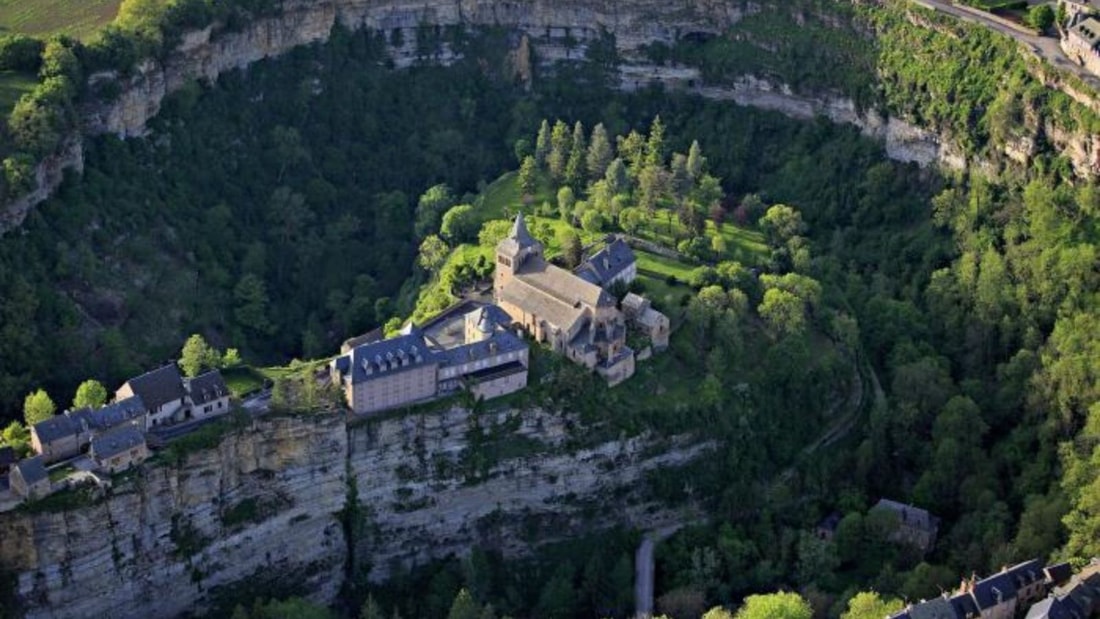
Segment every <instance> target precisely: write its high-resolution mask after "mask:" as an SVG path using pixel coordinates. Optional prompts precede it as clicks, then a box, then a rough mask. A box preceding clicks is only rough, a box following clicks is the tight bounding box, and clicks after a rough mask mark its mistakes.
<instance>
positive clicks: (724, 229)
mask: <svg viewBox="0 0 1100 619" xmlns="http://www.w3.org/2000/svg"><path fill="white" fill-rule="evenodd" d="M707 234H709V235H714V234H721V235H722V238H723V239H725V241H726V256H727V259H733V260H737V261H738V262H740V263H741V264H743V265H745V266H756V265H758V264H761V263H762V262H764V261H766V260H767V259H768V253H769V252H768V244H767V242H765V240H764V233H763V232H760V231H759V230H751V229H749V228H741V227H738V226H735V225H733V224H731V223H729V222H723V223H722V225H721V226H720V227H716V226H715V225H714V222H712V221H708V222H707Z"/></svg>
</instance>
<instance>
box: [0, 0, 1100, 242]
mask: <svg viewBox="0 0 1100 619" xmlns="http://www.w3.org/2000/svg"><path fill="white" fill-rule="evenodd" d="M759 10H763V9H762V7H761V6H760V5H757V4H753V3H748V4H744V5H738V4H736V3H729V2H723V1H722V0H664V1H662V0H631V1H630V2H614V1H612V0H518V1H514V2H501V1H500V0H287V1H286V2H284V3H283V5H282V12H281V13H280V14H279V15H278V16H277V17H269V18H264V19H257V20H256V21H254V22H252V23H249V24H247V25H246V26H244V27H243V28H242V29H241V30H240V31H225V30H224V29H222V28H221V27H220V26H218V25H215V26H211V27H208V28H206V29H203V30H200V31H196V32H191V33H189V34H187V35H185V36H184V38H183V41H182V42H181V44H180V46H179V48H178V49H177V50H176V52H175V53H173V54H171V55H169V57H168V58H167V59H166V60H164V61H163V62H162V61H158V60H147V61H145V62H144V63H142V64H141V65H140V66H139V67H137V69H136V71H134V73H133V75H131V76H129V77H126V78H120V77H119V76H117V75H115V74H110V73H105V74H98V75H94V76H92V77H91V80H92V81H93V82H94V81H99V80H120V84H119V88H118V90H119V93H120V94H119V95H118V96H117V97H116V98H115V99H113V100H112V101H110V102H107V103H99V104H91V105H88V106H86V107H85V109H84V110H83V111H82V119H83V122H82V126H83V129H82V130H83V131H84V132H85V133H87V134H91V135H94V134H98V133H113V134H116V135H118V136H120V137H131V136H138V135H143V134H144V133H145V131H146V125H147V123H148V121H149V120H150V119H151V118H153V117H154V116H156V114H157V113H158V112H159V111H160V107H161V103H162V101H163V100H164V97H166V96H167V95H169V94H171V93H172V92H174V91H176V90H178V89H179V88H181V87H182V86H183V85H185V84H187V83H189V82H191V81H193V80H214V79H216V78H217V77H218V76H219V75H220V74H222V73H223V72H225V71H229V70H233V69H240V68H244V67H247V66H249V65H250V64H252V63H253V62H256V61H258V60H261V59H264V58H270V57H274V56H278V55H280V54H283V53H285V52H287V51H289V50H290V49H293V48H294V47H297V46H299V45H306V44H311V43H317V42H323V41H325V40H327V38H328V36H329V33H330V32H331V30H332V28H333V26H334V25H335V24H336V23H337V22H339V23H341V24H343V25H344V26H345V27H348V28H351V29H360V28H368V29H372V30H376V31H381V32H386V33H392V32H393V31H395V30H400V31H402V33H403V34H404V35H405V36H404V37H402V38H403V40H404V41H405V43H403V44H402V46H401V47H398V48H394V49H391V50H390V52H391V55H392V57H393V60H394V64H395V66H397V67H405V66H408V65H410V64H412V63H413V62H414V61H415V60H416V58H417V50H416V40H417V37H416V34H417V31H418V30H419V29H420V28H425V27H428V28H443V27H448V26H457V25H464V26H491V27H504V28H509V29H512V30H514V31H518V32H520V33H523V34H524V35H526V36H524V37H523V41H525V44H524V45H528V44H529V45H531V46H532V47H535V48H537V51H538V57H539V58H540V60H541V61H543V62H554V61H557V60H563V59H564V60H570V59H582V58H583V57H584V53H585V48H586V43H587V42H589V41H592V40H594V39H597V38H599V37H601V36H603V35H604V34H612V35H614V36H615V41H616V45H617V47H618V51H619V52H620V54H621V56H622V57H623V58H625V59H626V62H625V63H624V64H623V65H622V66H621V68H620V69H621V78H622V79H621V83H622V85H623V87H625V88H630V87H631V85H632V84H633V85H635V86H636V85H639V84H641V83H644V82H649V81H660V82H663V83H666V84H682V83H683V82H684V81H688V82H690V87H691V88H692V89H694V90H695V91H696V92H697V93H698V94H701V95H703V96H711V97H715V98H719V99H724V100H732V101H735V102H737V103H739V104H741V105H750V106H756V107H763V108H766V109H773V110H776V111H780V112H782V113H785V114H789V115H791V116H793V117H796V118H807V117H811V116H814V115H818V114H820V115H824V116H826V117H828V118H830V119H832V120H834V121H836V122H843V123H850V124H854V125H856V126H858V127H859V128H860V129H861V130H862V131H863V132H864V133H865V134H867V135H869V136H872V137H875V138H879V139H882V140H884V142H885V144H886V152H887V156H889V157H890V158H893V159H897V160H900V161H912V162H916V163H918V164H920V165H929V164H933V163H939V164H942V165H946V166H948V167H952V168H960V167H964V166H966V165H967V164H970V163H978V164H979V165H982V166H983V167H989V166H988V164H983V162H967V161H966V159H965V157H963V156H962V155H961V154H960V153H961V150H960V149H959V148H957V147H955V146H953V145H951V144H947V143H944V142H943V140H941V139H940V138H939V137H938V136H937V135H935V134H934V133H933V132H930V131H928V130H926V129H922V128H920V127H917V126H915V125H912V124H910V123H907V122H906V121H904V120H902V119H897V118H889V117H883V116H882V115H880V114H878V113H877V112H867V113H861V112H860V111H858V110H857V109H856V106H855V105H854V104H853V103H852V102H851V101H850V100H848V99H845V98H843V97H835V96H830V95H828V94H827V93H825V94H821V95H820V96H815V97H814V98H812V99H811V98H806V97H804V96H798V95H795V94H794V93H792V92H790V90H789V89H788V88H786V87H785V86H784V85H782V84H771V83H768V82H766V81H761V80H758V79H756V78H754V77H753V76H749V75H746V76H743V77H742V78H741V79H740V80H737V81H736V83H735V84H734V85H733V86H730V87H721V88H718V87H713V86H707V85H704V84H702V82H701V80H698V79H697V78H698V74H697V72H695V77H694V78H690V77H689V78H686V79H685V75H687V74H688V73H692V72H693V70H691V69H686V70H685V69H676V68H668V67H654V66H649V65H647V63H646V62H645V61H644V59H643V55H642V54H640V53H639V51H640V49H641V48H642V46H644V45H647V44H651V43H657V42H659V43H665V44H672V43H675V42H676V41H678V40H680V39H681V38H683V37H685V36H697V35H711V34H718V33H721V32H724V31H726V30H727V29H728V28H729V27H731V26H733V25H735V24H736V23H737V22H738V21H739V20H740V19H741V18H742V17H743V16H744V14H745V11H759ZM527 51H528V52H529V50H527ZM761 53H765V52H763V51H762V52H761ZM452 59H453V54H451V52H450V50H447V49H443V50H441V51H440V52H439V53H437V54H436V55H435V56H434V60H435V61H437V62H443V63H446V62H448V61H450V60H452ZM631 59H633V62H632V61H631ZM685 71H686V72H687V73H685ZM678 73H679V74H678ZM1047 135H1049V136H1050V137H1051V139H1052V143H1053V144H1054V146H1055V147H1056V148H1058V149H1059V150H1061V151H1063V152H1065V153H1066V154H1067V155H1068V156H1069V157H1070V158H1071V161H1072V163H1073V166H1074V169H1075V170H1077V172H1078V173H1079V174H1081V175H1083V176H1095V175H1097V174H1100V156H1098V155H1097V153H1096V148H1095V137H1094V136H1082V135H1071V134H1069V133H1067V132H1058V131H1048V132H1047ZM81 139H82V136H71V137H70V138H69V140H68V141H67V142H66V146H65V147H64V148H63V149H62V151H60V152H59V154H58V155H56V156H54V157H52V158H50V159H48V160H47V161H45V162H43V163H42V164H40V165H39V167H38V170H37V178H36V180H37V184H36V188H35V190H34V191H33V192H31V193H30V194H28V195H27V196H25V197H24V198H21V199H20V200H18V201H17V202H15V203H13V204H10V205H6V206H5V207H3V208H0V211H2V212H0V234H2V233H3V232H4V231H6V230H9V229H11V228H13V227H15V226H17V225H19V224H20V223H22V221H23V219H24V217H25V215H26V213H27V211H28V209H30V208H31V207H33V206H34V205H35V204H37V203H38V202H41V201H42V200H44V199H45V198H46V197H48V196H49V195H50V194H51V193H52V192H53V191H54V190H55V189H56V188H57V185H58V184H59V183H60V181H61V178H62V171H63V170H64V169H65V168H74V169H77V170H78V171H79V170H80V169H81V168H82V166H83V159H82V157H81V153H80V151H79V145H78V143H79V142H80V140H81ZM1021 152H1022V151H1019V150H1018V149H1017V148H1015V147H1010V148H1009V149H1008V150H1007V151H1006V155H1007V156H1008V158H1009V159H1014V160H1019V159H1020V157H1021Z"/></svg>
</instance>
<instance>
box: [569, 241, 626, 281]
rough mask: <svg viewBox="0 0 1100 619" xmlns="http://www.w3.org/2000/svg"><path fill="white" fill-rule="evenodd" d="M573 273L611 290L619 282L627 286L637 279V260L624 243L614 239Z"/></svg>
mask: <svg viewBox="0 0 1100 619" xmlns="http://www.w3.org/2000/svg"><path fill="white" fill-rule="evenodd" d="M573 272H574V273H576V274H577V276H578V277H580V278H581V279H583V280H585V281H587V282H590V283H593V284H595V285H597V286H599V287H600V288H611V287H612V286H614V285H615V284H618V283H620V282H621V283H623V284H629V283H630V282H632V281H634V279H635V278H636V277H638V260H637V258H636V257H635V256H634V251H633V250H632V249H630V246H629V245H627V244H626V241H624V240H622V239H621V238H618V237H615V238H613V239H612V240H611V242H610V243H608V244H607V246H605V247H604V248H603V249H601V250H600V251H598V252H596V253H595V254H592V256H591V257H590V258H588V260H585V261H584V263H582V264H581V265H580V266H578V267H577V268H576V269H575V270H574V271H573Z"/></svg>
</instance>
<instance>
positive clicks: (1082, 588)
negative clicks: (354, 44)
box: [1026, 559, 1100, 619]
mask: <svg viewBox="0 0 1100 619" xmlns="http://www.w3.org/2000/svg"><path fill="white" fill-rule="evenodd" d="M1055 567H1058V566H1055ZM1064 572H1065V569H1064V568H1060V569H1059V571H1058V573H1057V575H1058V576H1061V575H1062V574H1064ZM1056 582H1057V581H1056ZM1058 584H1061V585H1062V586H1057V587H1054V588H1053V590H1052V591H1051V592H1050V595H1049V596H1048V597H1046V598H1045V599H1043V600H1042V601H1040V602H1038V603H1036V604H1035V605H1033V606H1032V607H1031V608H1030V609H1028V611H1027V617H1026V619H1087V618H1088V617H1094V616H1096V615H1097V614H1100V562H1097V560H1096V559H1093V560H1092V562H1091V563H1090V564H1089V565H1087V566H1085V567H1084V569H1082V570H1081V571H1080V572H1078V573H1077V574H1074V575H1072V577H1070V578H1066V579H1064V580H1062V581H1061V582H1060V583H1058Z"/></svg>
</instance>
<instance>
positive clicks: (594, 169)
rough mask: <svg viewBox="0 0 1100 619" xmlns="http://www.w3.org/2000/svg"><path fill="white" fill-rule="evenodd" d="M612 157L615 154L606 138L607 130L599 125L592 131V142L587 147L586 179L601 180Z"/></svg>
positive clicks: (601, 124)
mask: <svg viewBox="0 0 1100 619" xmlns="http://www.w3.org/2000/svg"><path fill="white" fill-rule="evenodd" d="M614 157H615V152H614V151H613V150H612V148H611V140H609V139H608V137H607V129H605V128H604V126H603V123H600V124H598V125H596V126H595V128H593V129H592V142H591V143H590V144H589V145H588V160H587V161H586V163H587V164H588V178H591V179H596V178H603V175H604V174H605V173H606V172H607V166H609V165H611V160H612V159H613V158H614Z"/></svg>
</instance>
